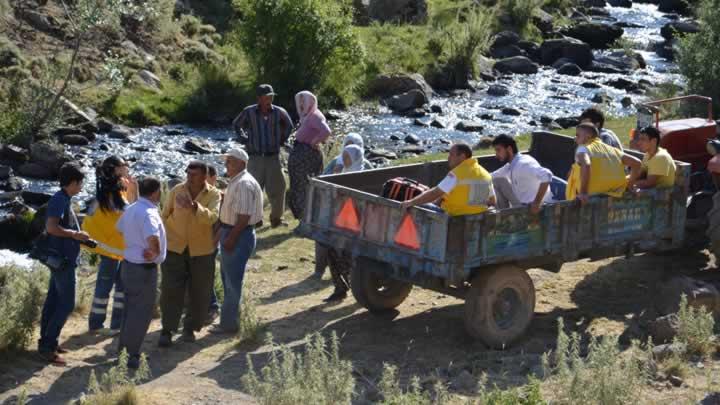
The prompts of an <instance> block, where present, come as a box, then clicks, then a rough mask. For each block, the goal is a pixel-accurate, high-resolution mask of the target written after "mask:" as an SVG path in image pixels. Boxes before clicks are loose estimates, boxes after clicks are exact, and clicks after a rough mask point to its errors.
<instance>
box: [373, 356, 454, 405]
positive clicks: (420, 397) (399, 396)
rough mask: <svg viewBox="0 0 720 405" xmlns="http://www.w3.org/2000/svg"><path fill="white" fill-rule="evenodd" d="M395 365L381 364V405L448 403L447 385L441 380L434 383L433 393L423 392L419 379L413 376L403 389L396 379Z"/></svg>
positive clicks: (433, 404)
mask: <svg viewBox="0 0 720 405" xmlns="http://www.w3.org/2000/svg"><path fill="white" fill-rule="evenodd" d="M397 371H398V369H397V367H395V366H393V365H390V364H383V373H382V377H381V379H380V384H379V387H378V388H380V393H381V394H382V396H383V401H382V402H381V404H383V405H442V404H445V403H448V402H449V400H450V396H449V394H448V391H447V387H445V385H443V384H442V383H441V382H437V383H436V384H435V386H434V387H433V388H434V393H430V392H423V390H422V387H421V386H420V379H419V378H418V377H417V376H415V377H413V378H412V379H411V381H410V387H409V389H408V390H407V391H403V389H402V387H401V386H400V381H399V379H398V372H397Z"/></svg>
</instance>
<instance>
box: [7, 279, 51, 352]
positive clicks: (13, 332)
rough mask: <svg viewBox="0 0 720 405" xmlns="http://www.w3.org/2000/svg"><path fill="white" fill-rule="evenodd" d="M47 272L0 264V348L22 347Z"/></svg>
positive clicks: (28, 336) (37, 311) (37, 309)
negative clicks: (0, 265)
mask: <svg viewBox="0 0 720 405" xmlns="http://www.w3.org/2000/svg"><path fill="white" fill-rule="evenodd" d="M47 279H48V278H47V273H46V272H44V271H42V270H40V269H36V270H28V269H23V268H17V267H11V266H2V267H0V314H2V316H0V352H3V351H9V350H19V349H23V348H25V347H26V346H27V345H28V343H29V342H30V339H31V338H32V333H33V329H34V325H35V321H36V320H37V319H38V316H39V314H40V306H41V305H42V302H43V299H44V297H45V294H44V293H45V291H46V289H47Z"/></svg>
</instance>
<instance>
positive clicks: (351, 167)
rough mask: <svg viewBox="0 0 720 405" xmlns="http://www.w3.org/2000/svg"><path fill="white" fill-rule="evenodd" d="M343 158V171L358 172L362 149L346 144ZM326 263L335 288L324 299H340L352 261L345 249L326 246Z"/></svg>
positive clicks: (347, 284) (344, 289)
mask: <svg viewBox="0 0 720 405" xmlns="http://www.w3.org/2000/svg"><path fill="white" fill-rule="evenodd" d="M341 157H342V160H343V168H342V172H343V173H351V172H358V171H361V170H363V169H364V167H363V161H364V157H363V149H362V148H361V147H360V146H358V145H348V146H346V147H345V148H344V149H343V152H342V154H341ZM327 255H328V256H327V257H328V263H329V265H330V275H331V276H332V281H333V284H334V285H335V290H334V291H333V293H332V294H331V295H330V296H329V297H327V298H326V299H325V302H333V301H342V300H344V299H345V298H346V297H347V292H348V290H349V289H350V269H352V266H353V261H352V257H351V256H350V254H348V253H347V252H345V251H341V250H337V249H334V248H331V247H327Z"/></svg>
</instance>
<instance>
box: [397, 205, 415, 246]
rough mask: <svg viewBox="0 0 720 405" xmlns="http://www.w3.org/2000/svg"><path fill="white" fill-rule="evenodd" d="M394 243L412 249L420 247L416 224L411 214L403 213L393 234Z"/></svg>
mask: <svg viewBox="0 0 720 405" xmlns="http://www.w3.org/2000/svg"><path fill="white" fill-rule="evenodd" d="M395 244H397V245H400V246H403V247H406V248H410V249H413V250H419V249H420V241H419V240H418V231H417V226H415V221H413V219H412V215H410V214H405V217H404V218H403V219H402V221H401V222H400V228H399V229H398V231H397V233H396V234H395Z"/></svg>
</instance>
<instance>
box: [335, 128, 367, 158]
mask: <svg viewBox="0 0 720 405" xmlns="http://www.w3.org/2000/svg"><path fill="white" fill-rule="evenodd" d="M364 144H365V141H363V138H362V136H360V134H358V133H356V132H350V133H349V134H347V135H345V140H343V149H344V148H345V147H346V146H348V145H357V146H359V147H360V148H361V149H363V155H364V154H365V149H364ZM335 164H338V165H340V166H342V165H343V160H342V152H341V153H340V154H339V155H337V157H336V158H335Z"/></svg>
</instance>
